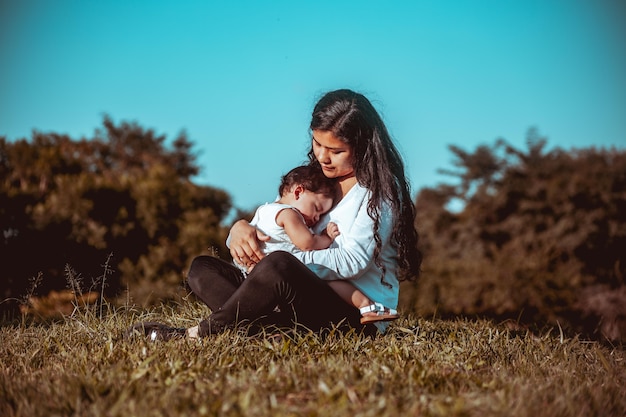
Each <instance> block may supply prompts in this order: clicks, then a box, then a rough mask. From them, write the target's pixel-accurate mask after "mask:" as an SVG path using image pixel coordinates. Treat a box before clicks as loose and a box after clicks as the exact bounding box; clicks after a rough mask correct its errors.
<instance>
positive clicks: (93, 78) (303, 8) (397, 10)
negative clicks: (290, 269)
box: [0, 0, 626, 209]
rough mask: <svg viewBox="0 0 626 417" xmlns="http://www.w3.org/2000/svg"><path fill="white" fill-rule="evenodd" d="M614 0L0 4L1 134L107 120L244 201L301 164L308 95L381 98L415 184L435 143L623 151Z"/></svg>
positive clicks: (73, 130)
mask: <svg viewBox="0 0 626 417" xmlns="http://www.w3.org/2000/svg"><path fill="white" fill-rule="evenodd" d="M625 22H626V6H625V5H624V2H623V1H620V0H597V1H593V2H592V1H583V0H525V1H521V0H520V1H513V0H493V1H485V0H475V1H469V0H468V1H445V0H428V1H426V0H412V1H369V0H360V1H315V2H313V1H240V0H233V1H208V0H207V1H184V0H181V1H171V2H166V1H155V0H152V1H137V0H135V1H133V0H125V1H122V0H119V1H118V0H110V1H95V0H80V1H79V0H75V1H72V0H56V1H54V0H48V1H44V0H40V1H36V0H21V1H20V0H13V1H11V0H3V1H1V2H0V136H6V137H7V138H8V139H9V140H14V139H18V138H23V137H28V138H30V136H31V132H32V130H33V129H35V130H38V131H42V132H56V133H67V134H69V135H70V136H71V137H73V138H76V139H78V138H81V137H92V136H93V134H94V131H95V130H96V129H98V128H100V127H101V125H102V118H103V115H104V114H108V115H109V116H111V117H112V118H113V120H114V121H116V122H120V121H123V120H125V121H136V122H137V123H138V124H139V125H141V126H143V127H145V128H150V129H153V130H155V131H156V132H157V133H158V134H165V135H167V136H168V138H171V139H173V138H174V137H175V136H176V135H177V134H178V133H180V132H181V131H185V132H186V133H187V135H188V137H189V139H190V140H192V141H193V142H195V144H196V145H195V150H196V151H198V152H199V160H198V162H199V164H200V165H201V167H202V174H201V175H200V176H199V177H198V178H197V182H198V183H201V184H207V185H211V186H215V187H218V188H222V189H224V190H226V191H227V192H228V193H230V194H231V195H232V197H233V202H234V204H235V205H236V206H237V207H239V208H242V209H252V208H254V207H255V206H256V205H258V204H260V203H263V202H266V201H269V200H272V199H273V198H274V196H275V195H276V188H277V184H278V181H279V178H280V176H281V175H282V174H284V173H285V172H286V171H287V170H289V169H290V168H291V167H293V166H295V165H298V164H300V163H301V162H303V161H304V160H305V157H306V151H307V149H308V147H309V133H308V130H307V127H308V123H309V117H310V112H311V110H312V108H313V105H314V104H315V101H316V100H317V98H319V96H320V95H321V94H322V93H324V92H325V91H328V90H332V89H336V88H344V87H345V88H352V89H354V90H357V91H360V92H362V93H364V94H365V95H366V96H368V97H369V98H370V99H371V100H372V102H373V103H374V105H375V106H376V107H377V108H378V109H379V111H380V112H381V114H382V115H383V118H384V119H385V121H386V123H387V125H388V128H389V130H390V132H391V134H392V135H393V136H394V138H395V139H396V142H397V144H398V147H399V149H400V150H401V152H402V154H403V155H404V157H405V162H406V165H407V172H408V176H409V179H410V181H411V183H412V187H413V190H414V192H417V191H418V190H419V188H421V187H424V186H435V185H436V184H437V183H439V182H441V181H448V180H449V178H448V177H446V176H442V175H439V174H438V173H437V170H438V169H440V168H451V164H450V162H451V153H450V152H449V151H448V150H447V146H448V145H449V144H455V145H459V146H461V147H463V148H465V149H467V150H472V149H474V147H475V146H477V145H479V144H493V143H494V141H495V140H496V139H497V138H505V139H506V140H508V141H509V142H511V143H513V144H514V145H516V146H518V147H524V143H525V137H526V132H527V130H528V129H529V128H530V127H536V128H537V129H539V132H540V133H541V134H542V135H543V136H546V137H547V138H548V144H549V145H550V146H560V147H562V148H565V149H570V148H572V147H576V148H580V147H589V146H592V145H594V146H598V147H611V146H617V147H619V148H624V147H626V47H625V41H626V23H625Z"/></svg>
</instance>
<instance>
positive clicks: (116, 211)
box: [0, 117, 231, 306]
mask: <svg viewBox="0 0 626 417" xmlns="http://www.w3.org/2000/svg"><path fill="white" fill-rule="evenodd" d="M192 148H193V144H192V143H191V142H190V141H189V140H188V139H187V137H186V135H185V134H184V133H181V134H180V135H179V136H178V137H176V138H175V139H174V140H173V141H171V143H169V145H168V141H167V140H166V137H165V136H159V135H156V134H155V132H154V131H152V130H146V129H144V128H142V127H140V126H138V125H137V124H136V123H128V122H121V123H119V124H115V123H114V122H113V121H112V120H111V119H110V118H109V117H105V118H104V121H103V128H102V129H100V130H98V131H96V133H95V137H93V138H91V139H81V140H73V139H71V138H69V137H68V136H65V135H58V134H54V133H49V134H48V133H40V132H34V133H33V135H32V138H31V139H30V140H26V139H22V140H18V141H15V142H8V141H7V140H6V139H4V138H0V230H2V233H3V235H2V236H0V253H1V254H2V256H1V261H0V266H1V271H2V276H3V279H2V283H1V284H0V297H1V299H7V298H18V297H20V296H22V295H23V294H24V292H25V291H26V290H27V289H28V286H29V280H30V279H31V278H32V277H35V276H37V275H38V274H39V273H42V274H43V280H42V285H41V287H40V288H39V291H41V292H43V293H45V292H47V291H49V290H50V289H58V288H63V287H64V286H65V284H66V283H65V279H66V277H65V276H66V274H65V272H64V271H65V270H66V268H67V267H68V266H70V267H71V268H73V269H74V270H76V271H79V273H80V274H81V276H82V280H83V285H84V286H85V287H87V288H86V289H90V288H92V287H95V288H97V287H99V286H101V285H102V284H103V282H104V283H105V285H106V287H107V288H106V290H107V292H108V294H109V295H114V294H116V293H119V291H120V290H121V289H124V288H128V289H129V290H130V295H131V297H133V298H134V300H135V301H137V302H140V303H144V302H146V301H147V300H148V299H150V298H151V299H152V300H156V299H158V298H161V297H167V296H168V295H169V296H171V295H172V294H174V293H175V291H174V288H176V286H180V285H181V282H182V279H183V273H184V271H185V270H186V268H187V267H188V263H189V262H190V260H191V259H192V258H193V257H194V256H196V255H198V254H200V253H202V252H204V251H206V250H207V247H212V248H214V249H215V250H216V251H218V252H220V251H221V252H225V248H224V246H223V245H224V243H223V242H224V240H225V230H224V227H223V226H222V225H221V222H222V221H223V220H224V218H225V216H226V215H227V214H228V211H229V210H230V208H231V200H230V197H229V195H228V194H226V193H225V192H224V191H222V190H218V189H215V188H212V187H207V186H198V185H196V184H194V183H193V182H192V177H193V176H194V175H196V174H197V173H198V172H199V167H198V166H197V165H196V161H195V159H196V156H195V154H194V153H193V152H192ZM111 253H112V254H113V256H112V267H113V273H112V274H111V275H110V276H109V277H104V276H103V273H102V265H103V263H104V262H105V261H106V260H107V259H108V256H109V255H110V254H111ZM105 278H106V280H105ZM6 304H7V303H5V304H3V306H6Z"/></svg>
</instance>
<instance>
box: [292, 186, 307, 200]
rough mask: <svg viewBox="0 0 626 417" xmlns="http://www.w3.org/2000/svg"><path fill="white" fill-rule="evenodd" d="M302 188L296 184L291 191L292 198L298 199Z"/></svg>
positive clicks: (302, 190)
mask: <svg viewBox="0 0 626 417" xmlns="http://www.w3.org/2000/svg"><path fill="white" fill-rule="evenodd" d="M304 191H305V190H304V187H303V186H302V185H300V184H297V185H296V186H295V187H294V189H293V195H294V197H295V198H296V200H297V199H299V198H300V194H302V193H303V192H304Z"/></svg>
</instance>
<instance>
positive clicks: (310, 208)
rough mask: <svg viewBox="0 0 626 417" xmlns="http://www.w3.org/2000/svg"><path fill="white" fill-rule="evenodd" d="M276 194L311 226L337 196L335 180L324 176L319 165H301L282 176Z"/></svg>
mask: <svg viewBox="0 0 626 417" xmlns="http://www.w3.org/2000/svg"><path fill="white" fill-rule="evenodd" d="M278 194H279V195H280V199H281V201H283V202H284V203H286V204H289V205H292V206H293V207H295V208H296V209H298V211H299V212H300V213H301V214H302V216H303V217H304V220H305V221H306V224H307V226H309V227H311V226H313V225H314V224H315V223H317V222H318V220H319V218H320V216H322V215H323V214H325V213H326V212H328V211H329V210H330V209H331V208H332V206H333V204H334V202H335V199H336V198H337V196H338V193H337V182H336V181H335V180H334V179H332V178H328V177H326V175H324V173H323V172H322V170H321V169H320V168H319V166H310V165H303V166H299V167H296V168H294V169H292V170H291V171H289V172H288V173H287V174H285V175H284V176H283V178H282V180H281V182H280V187H278Z"/></svg>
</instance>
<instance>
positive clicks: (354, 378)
mask: <svg viewBox="0 0 626 417" xmlns="http://www.w3.org/2000/svg"><path fill="white" fill-rule="evenodd" d="M100 313H101V312H100V311H99V310H98V309H96V308H93V309H87V310H76V311H75V312H74V313H73V314H72V315H71V316H70V317H66V318H65V320H61V321H57V322H48V323H46V324H35V323H26V322H22V323H19V324H5V325H3V326H2V327H1V328H0V361H1V365H0V416H4V417H10V416H29V417H35V416H46V417H47V416H125V417H128V416H185V415H189V416H196V415H223V416H332V417H340V416H372V417H374V416H375V417H381V416H481V417H485V416H532V417H539V416H551V417H553V416H624V415H626V363H625V361H624V359H625V358H624V357H625V355H624V350H623V348H620V347H610V346H606V345H602V344H599V343H597V342H587V341H582V340H579V339H578V338H575V337H574V338H571V337H565V336H564V335H562V334H561V333H560V332H559V329H558V328H557V329H552V330H545V331H544V332H543V333H541V334H531V333H530V332H527V331H520V330H511V329H509V328H508V327H507V326H505V325H504V324H497V323H491V322H489V321H483V320H467V319H454V320H440V319H436V318H433V319H427V318H416V317H407V318H403V319H400V320H398V321H397V322H395V323H393V324H392V326H391V327H390V330H389V332H388V333H387V334H386V335H384V336H381V337H378V338H376V339H368V338H364V337H359V336H357V335H355V334H347V335H344V336H342V337H340V336H339V335H336V334H335V335H331V336H330V337H327V338H321V337H320V336H317V335H314V334H301V335H295V336H287V335H284V337H282V338H271V337H256V338H248V337H244V336H243V335H242V334H241V333H238V332H236V331H232V332H229V333H226V334H223V335H220V336H217V337H213V338H208V339H204V340H202V341H189V340H172V341H169V342H149V341H147V340H143V339H139V340H133V341H124V340H120V339H119V338H118V337H119V335H120V333H121V332H123V330H124V329H126V328H127V327H128V326H130V325H131V324H133V323H134V322H136V321H140V320H159V321H163V322H165V323H168V324H171V325H175V326H190V325H194V324H196V323H197V320H198V318H199V317H202V316H204V315H206V314H207V313H208V310H206V308H205V307H203V306H202V305H200V304H197V303H195V302H189V303H185V304H183V305H176V306H167V305H161V306H159V307H157V308H152V309H150V310H138V309H135V308H119V309H113V308H107V309H106V311H105V312H104V314H102V315H101V314H100Z"/></svg>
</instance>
